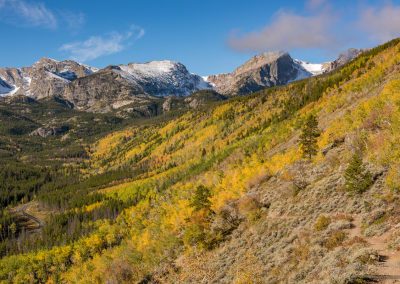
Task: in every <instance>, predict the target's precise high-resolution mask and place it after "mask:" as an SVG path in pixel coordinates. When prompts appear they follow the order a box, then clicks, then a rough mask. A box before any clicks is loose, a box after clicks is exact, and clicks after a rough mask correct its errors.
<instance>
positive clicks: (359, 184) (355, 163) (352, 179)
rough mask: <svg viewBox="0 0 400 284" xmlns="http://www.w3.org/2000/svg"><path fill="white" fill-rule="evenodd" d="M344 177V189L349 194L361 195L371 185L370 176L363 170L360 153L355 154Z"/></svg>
mask: <svg viewBox="0 0 400 284" xmlns="http://www.w3.org/2000/svg"><path fill="white" fill-rule="evenodd" d="M344 177H345V179H346V183H345V185H346V189H347V190H348V191H351V192H356V193H363V192H364V191H366V190H367V189H368V188H369V187H370V186H371V184H372V181H373V180H372V174H371V173H370V172H369V171H368V169H366V168H365V166H364V164H363V161H362V157H361V155H360V153H355V154H354V155H353V157H352V159H351V161H350V164H349V166H348V167H347V169H346V171H345V173H344Z"/></svg>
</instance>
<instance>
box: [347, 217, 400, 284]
mask: <svg viewBox="0 0 400 284" xmlns="http://www.w3.org/2000/svg"><path fill="white" fill-rule="evenodd" d="M353 225H354V227H353V228H352V229H351V230H350V231H349V236H350V237H356V236H359V237H363V238H364V239H365V240H366V241H367V242H368V244H369V247H370V248H372V249H374V250H376V251H377V252H378V253H379V256H380V259H379V263H378V266H377V269H376V271H375V274H373V275H369V276H368V278H370V279H371V280H373V281H375V282H377V283H384V284H392V283H400V251H397V250H390V249H388V240H389V239H390V237H391V234H392V233H393V231H394V229H396V228H397V226H395V227H393V228H391V229H390V230H388V231H387V232H385V233H384V234H382V235H380V236H374V237H365V236H362V233H361V217H360V216H356V217H355V218H354V221H353ZM397 229H398V228H397Z"/></svg>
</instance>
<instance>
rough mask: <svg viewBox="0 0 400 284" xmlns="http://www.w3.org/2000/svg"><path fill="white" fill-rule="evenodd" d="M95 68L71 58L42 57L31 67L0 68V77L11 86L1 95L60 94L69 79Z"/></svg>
mask: <svg viewBox="0 0 400 284" xmlns="http://www.w3.org/2000/svg"><path fill="white" fill-rule="evenodd" d="M94 71H95V69H93V68H90V67H87V66H84V65H82V64H79V63H76V62H74V61H71V60H66V61H56V60H52V59H48V58H42V59H41V60H39V61H38V62H36V63H35V64H33V65H32V66H31V67H24V68H0V78H1V79H2V80H4V81H6V82H7V84H8V85H10V86H11V87H12V88H11V90H10V91H9V92H8V93H4V94H3V95H14V94H17V95H19V94H22V95H26V96H29V97H32V98H35V99H41V98H46V97H51V96H62V94H63V92H64V88H65V86H66V85H68V84H69V83H70V82H71V81H73V80H75V79H76V78H80V77H83V76H86V75H89V74H92V73H93V72H94Z"/></svg>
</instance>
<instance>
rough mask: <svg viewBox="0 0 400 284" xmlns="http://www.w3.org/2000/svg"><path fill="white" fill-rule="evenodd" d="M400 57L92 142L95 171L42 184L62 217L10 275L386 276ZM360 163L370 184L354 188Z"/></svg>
mask: <svg viewBox="0 0 400 284" xmlns="http://www.w3.org/2000/svg"><path fill="white" fill-rule="evenodd" d="M399 63H400V43H399V40H394V41H392V42H389V43H387V44H385V45H383V46H380V47H377V48H375V49H372V50H370V51H368V52H365V53H363V54H362V55H361V56H359V57H358V58H356V59H355V60H353V61H352V62H350V63H349V64H347V65H345V66H343V67H342V68H340V69H338V70H335V71H334V72H332V73H329V74H325V75H322V76H317V77H313V78H309V79H306V80H303V81H299V82H294V83H292V84H289V85H287V86H283V87H276V88H269V89H265V90H263V91H261V92H258V93H255V94H252V95H249V96H244V97H237V98H233V99H231V100H228V101H223V102H218V103H215V104H212V105H210V106H209V107H208V108H203V109H198V110H191V111H187V112H185V113H184V114H182V115H181V116H179V117H177V118H171V120H168V121H158V122H156V123H150V124H144V125H136V126H130V127H127V128H125V129H123V130H120V131H116V132H112V133H110V134H108V135H106V136H105V137H104V138H102V139H99V140H98V141H97V142H95V143H92V144H90V145H87V146H86V150H87V155H88V157H87V158H86V159H85V161H84V166H82V167H80V168H78V169H76V168H75V167H73V170H72V169H70V170H69V171H67V170H66V169H64V170H63V168H61V169H58V170H57V171H56V172H52V175H54V177H53V176H51V177H52V178H50V176H49V178H48V181H46V182H45V184H44V185H41V186H40V189H39V190H38V191H37V194H35V197H34V198H35V199H36V200H37V201H38V202H40V203H41V204H42V206H43V207H46V208H51V209H52V210H54V211H55V212H58V213H55V214H54V215H53V217H52V218H50V220H48V221H47V224H46V226H45V228H44V229H43V231H42V232H41V233H40V234H41V235H38V236H34V240H35V241H33V240H30V241H26V242H27V243H28V244H29V245H27V246H26V247H25V248H24V249H20V248H19V246H18V238H17V239H16V242H17V243H16V244H15V246H14V247H12V248H8V249H6V250H5V252H4V255H5V256H4V257H3V258H2V259H1V260H0V279H2V280H3V281H4V282H8V281H9V282H15V283H29V282H46V281H49V282H50V283H52V282H53V283H57V282H65V283H93V282H96V283H97V282H98V283H104V282H107V283H132V282H135V281H142V283H151V282H154V283H159V282H161V283H162V282H165V283H199V282H200V283H201V282H204V283H213V282H219V283H249V282H250V283H251V282H254V283H278V282H289V283H300V282H302V281H303V282H304V283H311V282H314V283H324V282H326V283H330V282H333V283H360V282H356V281H368V279H378V280H379V279H381V278H379V277H381V276H379V275H382V273H383V272H382V270H380V269H381V266H380V265H381V264H380V262H379V260H380V256H379V254H380V252H379V251H376V250H374V247H371V244H370V242H369V241H371V240H372V239H371V238H373V237H374V236H380V235H382V234H387V235H385V244H387V245H388V248H387V249H390V251H391V252H394V253H395V252H396V249H398V248H399V245H400V237H399V233H398V232H397V230H396V229H394V228H395V227H394V225H395V224H397V223H398V222H399V221H400V220H398V218H399V217H398V214H397V213H398V211H397V210H398V209H397V208H398V203H399V199H398V196H399V195H398V194H399V192H398V190H399V189H400V175H399V170H400V157H399V154H400V149H399V147H400V146H399V145H398V143H397V141H399V138H400V137H399V135H400V132H399V127H400V109H399V108H400V73H399V71H400V65H399ZM310 114H313V115H315V117H316V118H317V121H318V128H319V132H320V136H319V137H318V139H317V155H315V156H312V159H311V160H310V159H307V158H304V157H303V152H302V148H301V145H300V143H299V138H300V135H301V132H302V128H303V127H304V124H305V122H306V121H307V119H308V118H309V116H310ZM357 157H358V160H357ZM360 160H361V162H360ZM354 161H355V162H354ZM357 161H358V162H357ZM349 163H350V164H354V165H355V166H354V168H355V170H353V171H350V170H348V168H349V166H348V165H349ZM360 164H361V165H360ZM361 167H362V169H363V171H368V173H369V174H370V177H371V182H370V183H368V184H367V185H366V186H364V187H363V188H358V187H357V186H356V187H354V188H353V187H349V186H348V182H349V179H351V178H356V175H357V174H360V173H359V172H358V170H359V169H360V168H361ZM346 175H347V177H346ZM54 228H56V229H54ZM356 228H357V229H358V230H356ZM14 233H16V232H14ZM389 233H390V235H389ZM386 237H387V240H386ZM26 238H27V239H28V240H29V239H30V238H29V236H28V237H26ZM50 240H51V241H50ZM389 264H390V265H392V263H391V262H389ZM321 271H323V272H321ZM389 272H390V271H389ZM389 272H388V273H389ZM390 273H391V272H390ZM335 281H336V282H335ZM352 281H353V282H352Z"/></svg>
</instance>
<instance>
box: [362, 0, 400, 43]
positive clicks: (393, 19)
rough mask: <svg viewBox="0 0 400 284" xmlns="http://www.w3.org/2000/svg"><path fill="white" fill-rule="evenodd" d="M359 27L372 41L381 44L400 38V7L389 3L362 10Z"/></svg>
mask: <svg viewBox="0 0 400 284" xmlns="http://www.w3.org/2000/svg"><path fill="white" fill-rule="evenodd" d="M358 27H359V28H360V29H361V30H362V31H364V32H365V33H366V34H367V35H368V36H369V37H370V39H372V40H377V41H380V42H383V41H387V40H390V39H393V38H395V37H398V36H400V6H395V5H393V4H391V3H388V4H386V5H383V6H379V7H367V8H365V9H363V10H362V12H361V15H360V18H359V20H358Z"/></svg>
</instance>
